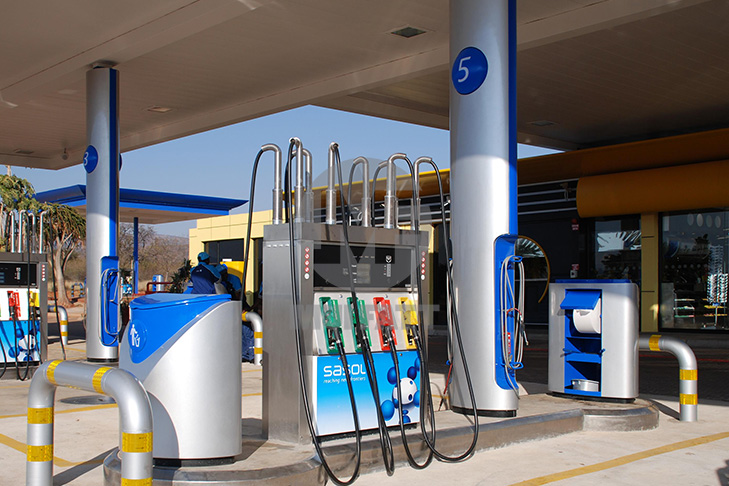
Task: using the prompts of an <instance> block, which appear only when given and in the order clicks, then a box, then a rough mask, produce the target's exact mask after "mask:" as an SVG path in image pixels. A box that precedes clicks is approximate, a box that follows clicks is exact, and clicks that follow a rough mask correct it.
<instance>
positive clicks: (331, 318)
mask: <svg viewBox="0 0 729 486" xmlns="http://www.w3.org/2000/svg"><path fill="white" fill-rule="evenodd" d="M267 151H272V152H274V154H275V159H274V160H275V164H276V167H275V171H274V174H275V178H276V180H275V181H274V205H273V206H274V207H273V215H274V217H273V221H272V223H273V224H272V225H271V226H267V227H266V228H265V229H264V242H263V260H264V266H263V315H264V327H265V328H266V340H265V341H264V360H265V363H266V365H265V366H264V369H263V432H264V435H266V436H267V437H268V438H269V439H275V440H281V441H286V442H294V443H306V442H309V440H310V439H311V440H312V441H313V443H314V446H315V448H316V450H317V454H318V456H319V458H320V459H321V462H322V466H323V467H324V469H325V470H326V472H327V475H328V476H329V478H330V479H331V480H332V481H333V482H334V483H335V484H338V485H349V484H351V483H352V482H354V481H355V480H356V478H357V476H358V474H359V465H360V460H361V454H360V452H361V434H362V431H365V430H374V429H377V432H378V433H379V442H380V448H381V451H382V458H383V462H384V465H385V469H386V471H387V472H388V474H392V473H393V472H394V466H395V464H394V454H393V448H392V443H391V441H390V435H389V430H388V428H389V427H392V426H399V429H400V434H401V437H402V440H403V446H404V447H405V452H406V454H407V457H408V462H409V463H410V465H411V466H412V467H414V468H417V469H422V468H425V467H427V466H428V465H429V464H430V462H431V461H432V459H433V457H435V456H437V457H438V458H439V459H441V460H443V461H448V462H458V461H462V460H464V459H467V458H468V457H470V455H471V454H472V453H473V451H474V450H475V446H476V443H477V440H478V417H475V419H474V427H473V428H474V435H473V441H472V443H471V445H470V446H469V447H468V448H467V449H466V450H465V451H464V452H463V453H462V454H460V455H458V456H453V457H451V456H446V455H444V454H442V453H440V452H439V451H438V450H437V449H436V447H435V417H434V410H433V407H432V399H431V397H430V390H429V385H428V384H429V382H430V380H429V377H428V368H427V345H426V344H425V342H426V338H427V332H426V330H425V329H424V322H425V320H424V317H423V313H422V306H421V305H422V303H423V302H426V301H427V300H428V295H427V291H423V289H422V286H421V282H422V281H425V280H426V274H427V243H428V239H427V235H424V234H421V233H420V231H419V217H418V214H417V209H414V208H417V207H418V206H419V201H418V190H417V188H418V185H417V182H416V181H417V177H418V176H417V170H418V169H417V168H418V167H419V165H420V163H429V164H431V165H432V166H433V167H434V168H435V170H436V173H437V174H438V182H439V187H440V188H441V191H440V192H441V206H442V207H444V206H445V204H444V201H443V191H442V183H441V181H440V174H439V173H438V168H437V166H435V164H434V163H433V161H432V160H431V159H430V158H428V157H421V158H420V159H418V160H417V161H416V163H415V166H413V164H412V163H411V162H410V160H409V159H408V158H407V156H405V155H404V154H394V155H392V156H391V157H390V158H389V159H388V160H387V161H384V162H382V163H381V164H380V165H379V167H378V170H380V169H383V168H384V169H386V170H387V186H386V191H385V199H384V221H383V225H382V228H377V227H375V225H374V219H371V218H372V215H373V214H374V208H372V207H371V204H373V201H371V199H370V196H369V194H370V192H371V193H374V185H375V183H376V181H377V177H376V174H377V173H375V177H374V178H373V180H372V181H371V184H372V188H371V190H369V187H367V189H368V190H363V191H362V192H363V194H362V201H361V205H360V212H359V215H360V216H361V218H358V219H357V220H356V221H357V222H359V224H358V225H356V226H352V222H353V219H352V217H351V210H350V207H349V202H347V203H345V202H344V198H343V189H342V173H341V161H340V158H339V150H338V146H337V144H336V143H332V144H331V145H330V147H329V173H328V187H327V190H326V206H327V207H326V213H325V219H324V223H323V224H319V223H316V222H314V219H313V205H312V204H311V201H312V200H313V198H312V197H311V194H308V192H309V191H311V175H310V174H309V173H304V172H303V171H304V161H305V160H306V171H307V172H309V171H310V170H311V165H310V162H311V156H310V155H309V154H308V152H307V151H305V150H304V149H303V147H302V146H301V142H300V140H298V139H291V145H290V146H289V150H288V153H287V159H288V162H287V166H286V170H285V174H286V185H285V187H284V188H283V192H282V190H281V187H282V184H281V181H280V179H279V178H280V177H281V174H282V170H281V151H280V150H279V149H278V147H276V146H275V145H273V144H267V145H264V146H263V147H262V148H261V150H260V151H259V153H258V155H257V157H256V160H255V163H254V166H253V184H252V185H251V196H250V205H251V212H250V213H249V231H250V222H251V214H252V208H253V200H254V198H253V196H254V188H255V179H256V172H257V168H258V164H259V161H260V159H261V156H262V155H263V154H264V153H265V152H267ZM294 159H295V160H296V166H297V167H296V171H297V172H296V174H297V177H296V181H297V184H296V186H294V185H293V183H292V178H293V172H294V168H293V167H291V161H292V160H294ZM398 159H400V160H403V161H405V162H407V164H408V166H409V169H410V174H411V182H412V186H413V209H411V221H410V229H408V230H402V229H400V228H398V226H397V197H396V190H395V188H396V185H395V170H394V161H395V160H398ZM359 164H361V165H362V166H363V168H365V170H364V171H363V172H364V178H363V187H365V186H369V184H370V181H369V177H368V173H369V171H368V170H366V168H367V167H368V161H367V160H366V159H365V158H364V157H359V158H357V159H356V161H355V164H354V166H356V165H359ZM335 168H336V170H337V172H338V179H339V201H340V206H339V210H340V214H341V220H340V221H341V223H339V224H338V223H337V208H335V203H336V200H337V195H336V190H335V187H334V184H335V182H334V181H335V177H334V174H335V172H334V171H335ZM353 172H354V167H353V169H352V171H351V172H350V180H351V178H352V175H353ZM284 195H285V196H286V197H285V198H284V197H283V196H284ZM294 196H295V200H296V203H295V205H294V202H293V200H294ZM284 199H285V201H286V204H285V206H286V219H285V221H284V219H283V218H281V214H282V207H283V206H284V203H283V202H284ZM294 207H295V209H296V216H295V217H294V212H293V210H294ZM443 212H444V210H443V208H441V214H442V217H443V219H444V220H445V216H444V214H443ZM249 238H250V234H249ZM249 238H247V239H249ZM244 259H245V261H248V245H246V256H245V257H244ZM245 273H246V268H245V267H244V270H243V276H244V280H245ZM448 275H449V281H450V280H451V276H450V272H448ZM451 288H452V285H451ZM449 314H452V316H453V318H454V323H453V327H454V329H456V342H457V343H458V346H459V348H460V349H461V355H462V358H463V363H462V365H463V367H464V368H465V370H466V376H467V377H468V378H467V383H468V390H470V395H471V403H472V404H473V412H474V414H475V412H476V404H475V399H474V398H473V387H472V386H471V381H470V375H469V373H468V370H467V365H466V362H465V355H463V352H462V350H463V345H462V340H461V338H460V332H459V331H458V323H457V313H456V311H455V308H452V309H451V312H449ZM421 361H422V362H421ZM421 387H423V389H422V390H421V389H420V388H421ZM295 395H298V396H299V397H300V400H296V399H292V398H293V396H295ZM426 417H427V418H428V419H429V420H428V419H426ZM418 422H420V425H421V431H422V440H423V441H425V443H426V445H427V446H428V449H427V453H426V456H425V459H424V462H422V463H418V462H417V461H416V459H415V458H414V457H413V455H412V454H411V451H410V448H409V446H408V439H407V437H406V434H405V426H406V425H407V424H416V423H418ZM427 427H430V431H429V432H427V431H426V428H427ZM352 432H353V433H354V437H355V459H354V462H353V464H354V465H353V472H352V474H351V476H350V477H349V479H346V480H344V479H340V478H338V477H337V476H336V475H335V474H334V472H333V471H332V469H331V468H330V467H329V465H328V461H327V460H326V457H325V456H324V454H323V450H322V448H321V441H322V440H326V439H328V438H334V437H341V436H342V435H349V434H351V433H352Z"/></svg>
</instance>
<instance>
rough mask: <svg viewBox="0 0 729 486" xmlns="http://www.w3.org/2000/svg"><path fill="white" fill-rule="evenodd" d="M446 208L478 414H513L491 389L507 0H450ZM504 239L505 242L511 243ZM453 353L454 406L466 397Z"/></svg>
mask: <svg viewBox="0 0 729 486" xmlns="http://www.w3.org/2000/svg"><path fill="white" fill-rule="evenodd" d="M450 5H451V7H450V17H451V26H450V56H451V89H450V130H451V190H450V194H451V208H452V212H451V214H452V240H453V265H454V286H455V296H456V302H457V308H458V313H459V321H460V325H461V333H462V337H463V341H464V343H463V344H464V351H465V353H466V357H467V360H468V365H469V369H470V371H471V377H472V379H473V386H474V392H475V398H476V404H477V408H478V410H479V414H484V415H501V416H509V415H514V414H515V413H516V412H515V411H516V409H517V406H518V400H517V396H516V394H515V393H514V391H513V390H512V389H510V388H509V387H508V386H507V387H504V386H503V385H500V384H499V383H498V381H499V379H498V377H497V376H496V362H497V360H498V359H499V357H500V356H501V352H500V350H498V351H497V349H496V348H497V347H499V346H497V342H496V333H497V327H496V326H497V325H498V323H497V322H496V321H497V319H496V315H497V302H496V298H495V294H496V281H497V277H498V275H499V270H500V268H498V267H499V266H498V264H497V262H495V256H494V244H495V241H496V239H497V238H498V237H499V236H501V235H504V234H510V233H511V234H516V233H517V207H516V206H517V204H516V187H517V185H516V136H515V135H516V130H515V127H516V124H515V123H516V120H515V118H516V116H515V103H516V95H515V84H516V76H515V54H516V49H515V44H516V19H515V17H516V1H515V0H451V2H450ZM512 241H513V240H512ZM459 356H460V353H458V352H457V353H456V363H455V365H454V369H453V384H452V387H451V394H450V395H451V404H452V405H453V407H454V409H456V410H462V411H464V412H468V411H470V410H471V408H472V406H471V399H470V397H469V393H468V389H467V386H466V379H465V373H464V372H463V369H462V367H461V365H460V363H459V362H458V361H460V360H459V359H458V358H459Z"/></svg>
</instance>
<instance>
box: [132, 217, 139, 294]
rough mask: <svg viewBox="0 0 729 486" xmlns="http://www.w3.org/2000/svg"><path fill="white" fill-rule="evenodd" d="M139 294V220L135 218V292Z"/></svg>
mask: <svg viewBox="0 0 729 486" xmlns="http://www.w3.org/2000/svg"><path fill="white" fill-rule="evenodd" d="M133 292H134V293H135V294H138V293H139V218H138V217H136V216H135V217H134V290H133Z"/></svg>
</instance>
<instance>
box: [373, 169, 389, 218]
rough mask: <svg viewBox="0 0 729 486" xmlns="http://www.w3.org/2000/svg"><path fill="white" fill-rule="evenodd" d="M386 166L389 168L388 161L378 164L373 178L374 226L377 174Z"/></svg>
mask: <svg viewBox="0 0 729 486" xmlns="http://www.w3.org/2000/svg"><path fill="white" fill-rule="evenodd" d="M385 166H387V161H386V160H383V161H382V162H380V163H379V164H377V168H376V169H375V175H374V176H373V177H372V205H371V208H372V226H374V225H375V197H376V192H375V188H376V187H377V174H379V173H380V170H382V169H383V168H384V167H385Z"/></svg>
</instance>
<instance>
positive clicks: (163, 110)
mask: <svg viewBox="0 0 729 486" xmlns="http://www.w3.org/2000/svg"><path fill="white" fill-rule="evenodd" d="M147 111H151V112H152V113H167V112H170V111H172V108H169V107H167V106H157V105H154V106H150V107H149V108H147Z"/></svg>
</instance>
